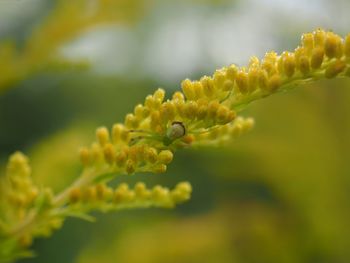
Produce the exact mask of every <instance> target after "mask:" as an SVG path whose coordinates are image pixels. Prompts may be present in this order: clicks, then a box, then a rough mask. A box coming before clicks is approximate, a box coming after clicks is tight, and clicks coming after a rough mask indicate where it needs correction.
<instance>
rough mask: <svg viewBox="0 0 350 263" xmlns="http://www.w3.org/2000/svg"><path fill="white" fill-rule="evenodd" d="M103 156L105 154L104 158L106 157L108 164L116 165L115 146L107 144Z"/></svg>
mask: <svg viewBox="0 0 350 263" xmlns="http://www.w3.org/2000/svg"><path fill="white" fill-rule="evenodd" d="M103 154H104V157H105V160H106V162H107V163H109V164H113V163H114V159H115V149H114V146H113V144H111V143H107V144H106V145H105V146H104V148H103Z"/></svg>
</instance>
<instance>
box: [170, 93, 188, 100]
mask: <svg viewBox="0 0 350 263" xmlns="http://www.w3.org/2000/svg"><path fill="white" fill-rule="evenodd" d="M173 100H174V101H184V100H185V97H184V95H183V94H182V93H181V92H180V91H176V92H175V93H174V94H173Z"/></svg>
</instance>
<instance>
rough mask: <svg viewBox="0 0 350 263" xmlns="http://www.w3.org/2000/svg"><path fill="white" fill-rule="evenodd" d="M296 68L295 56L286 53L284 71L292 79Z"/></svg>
mask: <svg viewBox="0 0 350 263" xmlns="http://www.w3.org/2000/svg"><path fill="white" fill-rule="evenodd" d="M295 66H296V63H295V57H294V54H291V53H286V54H285V56H284V59H283V69H284V73H285V74H286V76H287V77H289V78H291V77H292V76H293V75H294V72H295Z"/></svg>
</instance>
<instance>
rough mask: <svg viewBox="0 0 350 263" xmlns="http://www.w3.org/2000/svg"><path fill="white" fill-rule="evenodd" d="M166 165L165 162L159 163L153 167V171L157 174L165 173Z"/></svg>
mask: <svg viewBox="0 0 350 263" xmlns="http://www.w3.org/2000/svg"><path fill="white" fill-rule="evenodd" d="M166 169H167V167H166V165H165V164H157V165H156V166H154V167H153V171H154V172H155V173H156V174H161V173H165V172H166Z"/></svg>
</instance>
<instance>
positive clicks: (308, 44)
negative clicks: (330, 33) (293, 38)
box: [301, 33, 314, 54]
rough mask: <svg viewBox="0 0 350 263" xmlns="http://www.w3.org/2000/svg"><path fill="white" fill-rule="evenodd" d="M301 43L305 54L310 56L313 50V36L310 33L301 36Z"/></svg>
mask: <svg viewBox="0 0 350 263" xmlns="http://www.w3.org/2000/svg"><path fill="white" fill-rule="evenodd" d="M301 42H302V45H303V47H304V48H305V51H306V53H307V54H311V52H312V50H313V48H314V36H313V34H312V33H306V34H303V35H302V37H301Z"/></svg>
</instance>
